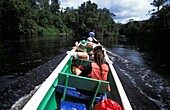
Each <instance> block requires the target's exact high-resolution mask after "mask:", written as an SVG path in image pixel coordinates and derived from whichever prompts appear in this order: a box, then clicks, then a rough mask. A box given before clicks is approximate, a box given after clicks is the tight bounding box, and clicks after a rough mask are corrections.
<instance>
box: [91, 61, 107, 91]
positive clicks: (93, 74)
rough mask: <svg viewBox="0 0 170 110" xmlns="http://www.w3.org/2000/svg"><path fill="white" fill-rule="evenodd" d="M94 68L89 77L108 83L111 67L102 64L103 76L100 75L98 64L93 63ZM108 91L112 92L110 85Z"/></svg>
mask: <svg viewBox="0 0 170 110" xmlns="http://www.w3.org/2000/svg"><path fill="white" fill-rule="evenodd" d="M91 66H92V71H91V73H90V74H89V75H88V77H91V78H93V79H98V80H104V81H107V75H108V73H109V67H108V65H106V64H102V74H101V73H100V68H99V66H98V65H97V63H94V62H93V63H91ZM107 90H108V91H110V85H108V87H107Z"/></svg>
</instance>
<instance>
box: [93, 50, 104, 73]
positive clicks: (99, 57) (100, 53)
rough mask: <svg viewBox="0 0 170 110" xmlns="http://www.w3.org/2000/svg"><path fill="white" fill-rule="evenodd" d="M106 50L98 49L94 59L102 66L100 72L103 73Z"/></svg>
mask: <svg viewBox="0 0 170 110" xmlns="http://www.w3.org/2000/svg"><path fill="white" fill-rule="evenodd" d="M104 57H105V55H104V51H103V50H102V49H98V50H96V51H94V61H95V62H96V63H97V65H98V66H99V68H100V73H101V75H102V64H103V63H104V60H105V59H104Z"/></svg>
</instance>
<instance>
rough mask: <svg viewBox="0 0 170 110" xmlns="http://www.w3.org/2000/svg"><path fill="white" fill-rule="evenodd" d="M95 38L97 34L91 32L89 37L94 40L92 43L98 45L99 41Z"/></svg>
mask: <svg viewBox="0 0 170 110" xmlns="http://www.w3.org/2000/svg"><path fill="white" fill-rule="evenodd" d="M94 36H95V33H94V32H93V31H91V32H89V37H91V38H92V39H93V40H92V42H94V43H96V44H98V41H97V40H96V38H95V37H94Z"/></svg>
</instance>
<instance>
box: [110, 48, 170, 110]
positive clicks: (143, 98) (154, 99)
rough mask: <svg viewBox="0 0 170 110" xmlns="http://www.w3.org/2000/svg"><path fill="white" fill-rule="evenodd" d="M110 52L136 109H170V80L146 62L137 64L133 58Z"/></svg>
mask: <svg viewBox="0 0 170 110" xmlns="http://www.w3.org/2000/svg"><path fill="white" fill-rule="evenodd" d="M108 53H109V57H110V58H111V59H112V61H113V65H114V67H116V68H117V69H116V70H117V71H118V75H119V77H120V79H121V81H122V83H124V84H123V85H126V86H125V91H127V95H128V97H129V100H130V102H131V104H132V107H133V109H134V110H139V109H142V110H144V109H147V110H153V109H158V108H159V109H160V110H168V109H169V107H170V96H168V95H167V94H170V81H168V79H165V78H164V77H162V76H161V75H159V74H157V73H156V72H155V71H153V70H151V69H149V68H147V67H146V66H145V65H144V64H142V65H137V64H136V62H135V63H134V62H133V60H131V59H126V58H124V57H121V56H119V55H118V54H115V53H114V54H113V53H112V51H109V52H108ZM128 58H129V57H128ZM138 59H140V58H138ZM129 88H130V89H129ZM132 91H133V92H132ZM140 103H141V104H140ZM149 103H150V104H149Z"/></svg>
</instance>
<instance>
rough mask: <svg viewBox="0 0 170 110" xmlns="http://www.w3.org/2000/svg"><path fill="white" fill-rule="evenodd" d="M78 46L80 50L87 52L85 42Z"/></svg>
mask: <svg viewBox="0 0 170 110" xmlns="http://www.w3.org/2000/svg"><path fill="white" fill-rule="evenodd" d="M76 48H77V51H78V52H86V48H85V44H82V43H80V44H79V45H77V46H76Z"/></svg>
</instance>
